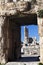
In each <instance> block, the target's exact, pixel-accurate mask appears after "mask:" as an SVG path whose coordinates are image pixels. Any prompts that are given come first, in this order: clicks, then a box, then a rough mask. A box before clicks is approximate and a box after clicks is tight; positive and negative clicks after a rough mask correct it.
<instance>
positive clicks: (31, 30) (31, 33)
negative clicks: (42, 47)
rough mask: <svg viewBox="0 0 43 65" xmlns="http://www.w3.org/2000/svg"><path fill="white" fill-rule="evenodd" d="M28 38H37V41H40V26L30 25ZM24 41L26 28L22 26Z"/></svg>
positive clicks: (22, 38)
mask: <svg viewBox="0 0 43 65" xmlns="http://www.w3.org/2000/svg"><path fill="white" fill-rule="evenodd" d="M26 27H27V28H28V37H36V38H37V41H38V40H39V34H38V26H37V25H28V26H26ZM23 40H24V26H21V41H23Z"/></svg>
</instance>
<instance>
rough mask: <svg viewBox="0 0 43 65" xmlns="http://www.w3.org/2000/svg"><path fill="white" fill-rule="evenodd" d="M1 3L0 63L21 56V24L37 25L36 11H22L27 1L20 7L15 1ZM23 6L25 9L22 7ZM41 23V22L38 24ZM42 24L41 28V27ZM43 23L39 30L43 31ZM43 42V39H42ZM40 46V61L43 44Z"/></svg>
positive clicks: (8, 0)
mask: <svg viewBox="0 0 43 65" xmlns="http://www.w3.org/2000/svg"><path fill="white" fill-rule="evenodd" d="M7 2H10V0H6V3H5V4H0V63H6V62H8V61H15V60H17V59H19V58H20V56H21V41H20V36H21V35H20V26H21V25H30V24H35V25H37V14H36V12H35V11H34V13H32V11H28V12H21V11H23V10H25V9H26V8H27V7H26V6H27V5H25V4H26V3H27V2H22V3H23V5H22V6H20V8H18V7H17V6H16V5H15V3H13V2H11V3H7ZM22 8H23V9H22ZM30 12H31V13H30ZM38 25H39V24H38ZM40 26H41V29H40ZM42 29H43V25H39V31H40V32H41V31H43V30H42ZM39 35H40V43H41V41H42V40H43V35H42V33H40V34H39ZM42 43H43V41H42ZM42 43H41V46H40V52H41V54H40V58H41V59H40V61H42V62H43V53H42V52H43V50H41V49H42V48H43V47H42V46H43V44H42Z"/></svg>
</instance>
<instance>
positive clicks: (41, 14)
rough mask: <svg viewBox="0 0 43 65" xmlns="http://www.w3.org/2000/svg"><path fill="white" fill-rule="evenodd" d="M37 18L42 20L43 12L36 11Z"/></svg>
mask: <svg viewBox="0 0 43 65" xmlns="http://www.w3.org/2000/svg"><path fill="white" fill-rule="evenodd" d="M38 17H40V18H42V17H43V10H39V11H38Z"/></svg>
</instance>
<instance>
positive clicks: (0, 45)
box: [0, 16, 6, 63]
mask: <svg viewBox="0 0 43 65" xmlns="http://www.w3.org/2000/svg"><path fill="white" fill-rule="evenodd" d="M4 20H5V17H2V16H1V17H0V63H5V62H6V61H5V54H4V53H3V45H4V38H3V32H2V27H3V25H4Z"/></svg>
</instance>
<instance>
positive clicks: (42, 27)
mask: <svg viewBox="0 0 43 65" xmlns="http://www.w3.org/2000/svg"><path fill="white" fill-rule="evenodd" d="M38 31H39V36H40V38H39V44H40V62H42V63H43V18H38Z"/></svg>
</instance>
